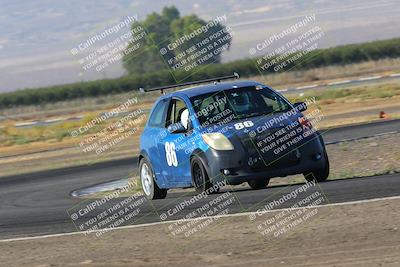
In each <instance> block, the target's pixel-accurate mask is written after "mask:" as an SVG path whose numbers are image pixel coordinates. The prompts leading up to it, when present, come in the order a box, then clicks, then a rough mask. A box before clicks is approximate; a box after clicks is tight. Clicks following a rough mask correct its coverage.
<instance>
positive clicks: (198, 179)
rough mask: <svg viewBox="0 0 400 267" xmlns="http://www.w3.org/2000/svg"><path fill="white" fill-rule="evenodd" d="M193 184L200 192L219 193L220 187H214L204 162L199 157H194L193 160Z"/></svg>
mask: <svg viewBox="0 0 400 267" xmlns="http://www.w3.org/2000/svg"><path fill="white" fill-rule="evenodd" d="M191 170H192V180H193V185H194V187H195V189H196V191H197V192H198V193H202V192H206V193H208V194H212V193H217V192H218V191H219V188H214V187H213V185H212V183H211V182H210V179H209V178H208V174H207V171H206V169H205V168H204V166H203V163H202V162H201V160H200V159H198V158H193V159H192V162H191Z"/></svg>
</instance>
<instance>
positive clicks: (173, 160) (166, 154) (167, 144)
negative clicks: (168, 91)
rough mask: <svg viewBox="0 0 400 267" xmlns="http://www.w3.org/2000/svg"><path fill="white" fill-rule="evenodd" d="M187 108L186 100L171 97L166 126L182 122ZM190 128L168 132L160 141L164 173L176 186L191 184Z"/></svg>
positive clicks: (159, 147)
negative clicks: (177, 131)
mask: <svg viewBox="0 0 400 267" xmlns="http://www.w3.org/2000/svg"><path fill="white" fill-rule="evenodd" d="M185 109H187V105H186V104H185V102H184V101H183V100H182V99H180V98H177V97H174V98H172V99H171V101H170V103H169V107H168V111H167V116H166V121H165V127H166V128H168V126H170V125H171V124H173V123H178V122H180V119H181V115H182V113H183V112H184V110H185ZM190 136H191V132H190V130H188V131H186V132H184V133H171V132H169V131H167V132H166V135H165V136H164V138H162V139H160V140H159V142H158V151H159V155H160V159H161V160H163V161H164V166H165V168H164V170H162V174H163V175H164V177H165V178H166V179H167V180H168V181H169V182H171V183H173V184H174V186H177V187H185V186H190V185H191V174H190V149H188V148H189V146H190V145H191V144H192V143H191V139H190Z"/></svg>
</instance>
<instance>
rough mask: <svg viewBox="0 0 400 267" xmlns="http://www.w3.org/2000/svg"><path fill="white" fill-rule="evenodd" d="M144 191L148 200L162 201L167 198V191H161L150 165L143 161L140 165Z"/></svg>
mask: <svg viewBox="0 0 400 267" xmlns="http://www.w3.org/2000/svg"><path fill="white" fill-rule="evenodd" d="M139 170H140V173H139V175H140V181H141V183H142V190H143V193H144V195H145V197H146V198H147V199H162V198H165V197H166V196H167V189H161V188H159V187H158V185H157V183H156V182H155V181H154V173H153V169H152V168H151V165H150V163H149V162H148V161H147V160H146V159H142V160H141V161H140V164H139Z"/></svg>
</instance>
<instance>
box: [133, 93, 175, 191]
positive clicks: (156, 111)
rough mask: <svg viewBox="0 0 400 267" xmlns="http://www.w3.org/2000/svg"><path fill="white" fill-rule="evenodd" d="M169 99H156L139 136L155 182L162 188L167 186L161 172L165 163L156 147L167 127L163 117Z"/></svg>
mask: <svg viewBox="0 0 400 267" xmlns="http://www.w3.org/2000/svg"><path fill="white" fill-rule="evenodd" d="M169 100H170V99H161V100H160V101H158V102H157V103H156V105H155V107H154V108H153V111H152V112H151V114H150V118H149V121H148V123H147V125H146V127H145V129H144V131H143V133H142V135H141V137H140V146H141V150H144V151H146V153H147V155H148V158H149V160H150V163H151V165H152V167H153V171H154V174H155V176H156V179H157V184H158V185H159V186H161V187H163V188H165V187H168V186H169V184H168V180H167V179H166V177H165V176H164V174H163V173H162V172H163V170H164V169H165V163H164V160H163V159H162V158H160V153H159V149H158V141H157V140H160V139H162V138H163V136H165V134H166V132H167V129H166V128H165V118H166V115H167V111H168V104H169Z"/></svg>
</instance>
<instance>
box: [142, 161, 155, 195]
mask: <svg viewBox="0 0 400 267" xmlns="http://www.w3.org/2000/svg"><path fill="white" fill-rule="evenodd" d="M140 179H141V181H142V188H143V191H144V193H145V194H146V195H147V196H149V195H150V193H151V186H152V178H151V175H150V170H149V167H148V166H147V164H146V163H144V164H143V165H142V169H141V170H140Z"/></svg>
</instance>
